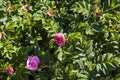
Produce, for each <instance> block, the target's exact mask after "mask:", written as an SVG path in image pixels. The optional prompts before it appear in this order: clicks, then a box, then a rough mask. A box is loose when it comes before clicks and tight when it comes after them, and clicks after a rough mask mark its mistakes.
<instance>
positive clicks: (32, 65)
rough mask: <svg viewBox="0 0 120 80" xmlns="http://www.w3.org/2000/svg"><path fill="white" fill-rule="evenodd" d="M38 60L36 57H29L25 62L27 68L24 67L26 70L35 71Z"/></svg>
mask: <svg viewBox="0 0 120 80" xmlns="http://www.w3.org/2000/svg"><path fill="white" fill-rule="evenodd" d="M39 63H40V60H39V58H38V57H37V56H29V57H28V60H27V66H25V68H26V69H28V70H31V71H35V70H37V69H38V66H39Z"/></svg>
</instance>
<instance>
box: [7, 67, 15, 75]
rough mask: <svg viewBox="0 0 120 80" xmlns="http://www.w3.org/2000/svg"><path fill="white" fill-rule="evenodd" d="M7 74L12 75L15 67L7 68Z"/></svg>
mask: <svg viewBox="0 0 120 80" xmlns="http://www.w3.org/2000/svg"><path fill="white" fill-rule="evenodd" d="M6 72H7V73H8V74H12V73H13V72H14V70H13V67H11V66H8V67H7V68H6Z"/></svg>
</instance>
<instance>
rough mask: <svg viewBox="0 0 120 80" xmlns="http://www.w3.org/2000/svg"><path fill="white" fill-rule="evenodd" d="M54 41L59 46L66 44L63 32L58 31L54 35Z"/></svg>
mask: <svg viewBox="0 0 120 80" xmlns="http://www.w3.org/2000/svg"><path fill="white" fill-rule="evenodd" d="M54 41H55V43H56V44H57V45H58V46H62V45H64V44H65V41H66V39H65V36H64V34H63V33H58V34H56V35H55V36H54Z"/></svg>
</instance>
